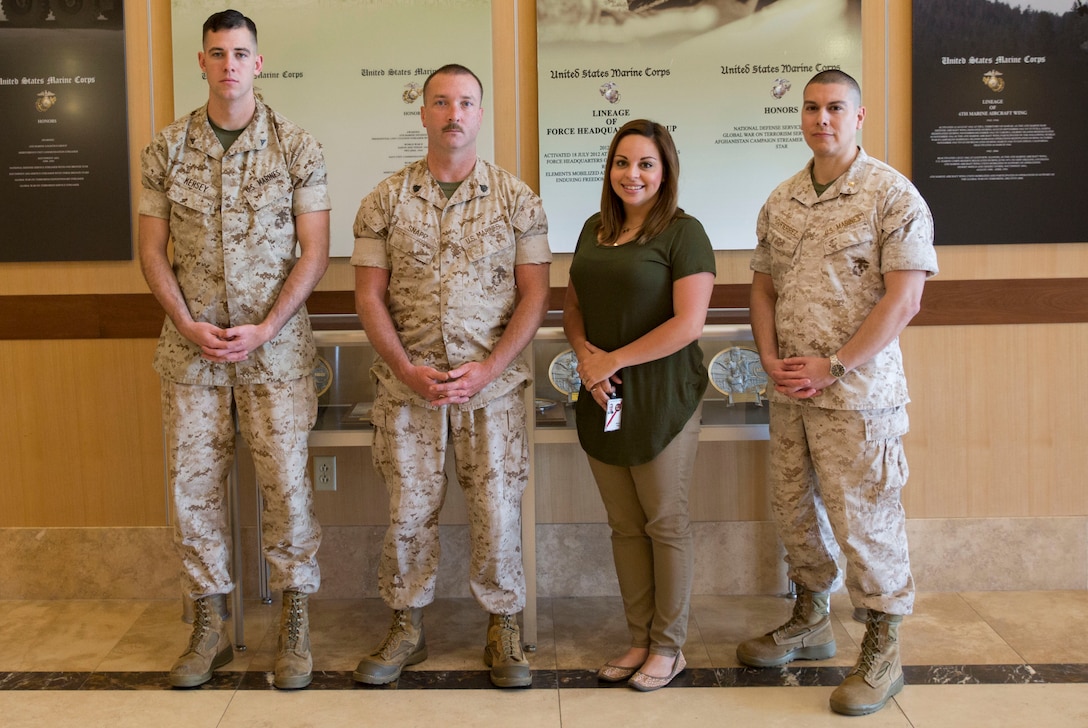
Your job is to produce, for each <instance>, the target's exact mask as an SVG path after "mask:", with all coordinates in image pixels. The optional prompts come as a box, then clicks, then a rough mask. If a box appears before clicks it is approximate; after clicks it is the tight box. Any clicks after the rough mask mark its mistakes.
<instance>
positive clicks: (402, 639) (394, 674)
mask: <svg viewBox="0 0 1088 728" xmlns="http://www.w3.org/2000/svg"><path fill="white" fill-rule="evenodd" d="M426 659H427V640H426V637H425V636H424V634H423V610H422V609H420V608H418V607H417V608H413V609H400V610H397V611H396V612H393V624H392V625H391V626H390V627H389V634H387V635H386V636H385V639H384V640H383V641H382V643H381V645H380V646H379V647H378V649H376V650H375V651H374V652H372V653H370V654H369V655H367V656H366V657H364V658H363V659H362V660H361V661H360V662H359V666H358V667H356V668H355V672H354V673H352V675H351V676H352V678H354V679H355V681H356V682H361V683H366V684H367V685H385V684H386V683H391V682H393V681H394V680H396V679H397V678H398V677H400V671H401V669H403V668H405V667H408V666H409V665H415V664H416V663H419V662H423V661H424V660H426Z"/></svg>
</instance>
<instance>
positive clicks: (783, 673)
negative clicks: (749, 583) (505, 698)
mask: <svg viewBox="0 0 1088 728" xmlns="http://www.w3.org/2000/svg"><path fill="white" fill-rule="evenodd" d="M849 669H850V667H849V666H830V665H828V666H788V667H781V668H767V669H753V668H745V667H717V668H688V669H687V670H685V671H684V672H683V673H681V675H680V676H679V677H678V678H677V680H675V681H674V682H673V686H674V687H721V688H730V687H737V688H743V687H834V686H835V685H838V684H839V682H841V681H842V679H843V678H844V677H845V674H846V673H847V672H848V671H849ZM904 673H905V676H906V682H907V684H908V685H1024V684H1050V685H1054V684H1088V663H1050V664H1046V663H1036V664H1001V665H962V664H961V665H906V666H904ZM269 675H270V673H269V672H267V671H260V670H256V671H238V672H231V671H221V672H217V673H216V675H215V677H213V679H212V681H211V682H210V683H208V684H205V685H204V686H201V687H200V688H196V690H233V691H235V692H238V691H243V690H244V691H252V690H269V689H272V687H271V680H270V679H269ZM615 687H619V688H625V687H626V685H624V684H622V683H619V684H606V683H601V682H599V681H598V680H597V677H596V672H595V671H594V670H592V669H583V670H552V669H543V670H534V671H533V686H532V688H533V689H556V690H560V691H561V690H563V689H579V688H583V689H584V688H596V689H610V688H615ZM310 689H311V690H317V691H320V690H349V689H359V690H382V689H386V690H434V689H444V690H475V689H494V687H493V686H492V685H491V683H490V679H489V673H488V671H486V670H453V671H443V670H412V671H406V672H405V673H404V674H403V675H402V677H401V679H400V680H398V681H397V682H396V683H392V684H390V685H387V686H373V687H372V686H365V685H358V684H356V683H355V682H354V680H352V679H351V672H350V671H319V672H316V673H315V679H314V683H313V684H312V685H311V686H310ZM30 690H36V691H50V690H54V691H107V690H115V691H141V690H173V688H171V687H170V686H169V682H168V680H167V673H165V672H136V671H133V672H110V673H98V672H60V671H51V672H45V671H43V672H32V671H25V672H0V692H14V691H30Z"/></svg>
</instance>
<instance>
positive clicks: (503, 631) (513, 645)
mask: <svg viewBox="0 0 1088 728" xmlns="http://www.w3.org/2000/svg"><path fill="white" fill-rule="evenodd" d="M518 647H519V645H518V628H517V622H516V621H515V618H514V615H512V614H503V615H500V617H499V649H500V650H501V651H502V656H503V657H506V658H509V659H512V660H517V659H518Z"/></svg>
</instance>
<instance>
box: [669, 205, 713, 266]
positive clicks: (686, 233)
mask: <svg viewBox="0 0 1088 728" xmlns="http://www.w3.org/2000/svg"><path fill="white" fill-rule="evenodd" d="M681 225H682V227H681V228H680V234H679V235H678V236H677V238H676V244H675V245H674V246H673V249H672V261H671V262H672V279H673V280H674V281H676V280H679V279H681V278H686V277H687V276H690V275H694V274H696V273H715V272H716V268H715V265H714V248H713V247H711V245H710V238H709V237H707V234H706V230H704V229H703V224H702V223H701V222H699V221H698V220H696V219H695V218H694V217H689V218H684V219H682V220H681Z"/></svg>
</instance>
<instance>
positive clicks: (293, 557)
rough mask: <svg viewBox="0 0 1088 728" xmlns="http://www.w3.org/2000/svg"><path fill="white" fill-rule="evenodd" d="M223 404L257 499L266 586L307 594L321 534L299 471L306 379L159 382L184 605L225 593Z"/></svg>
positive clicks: (308, 421) (304, 473) (230, 456)
mask: <svg viewBox="0 0 1088 728" xmlns="http://www.w3.org/2000/svg"><path fill="white" fill-rule="evenodd" d="M232 401H233V402H234V404H235V405H236V406H237V409H238V428H239V430H240V431H241V433H242V436H243V437H244V438H245V439H246V442H247V443H248V445H249V448H250V451H251V453H252V456H253V465H254V469H255V471H256V475H257V480H258V482H259V483H260V487H261V495H262V496H263V500H264V509H263V511H262V512H261V518H262V528H261V540H262V543H263V547H264V556H265V558H266V559H267V560H268V563H269V566H270V567H271V568H270V575H271V576H270V585H271V587H272V588H273V589H275V590H282V589H296V590H298V591H301V592H304V593H306V594H312V593H313V592H316V591H317V588H318V586H320V584H321V573H320V571H319V570H318V566H317V549H318V546H320V544H321V528H320V526H319V525H318V523H317V519H316V518H315V517H314V509H313V491H312V489H311V485H310V475H309V471H308V469H307V463H306V461H307V456H308V447H307V438H308V437H309V432H310V429H311V428H312V427H313V425H314V422H315V420H316V417H317V393H316V392H315V391H314V384H313V377H311V376H305V377H301V378H299V379H295V380H292V381H290V382H273V383H266V384H248V385H235V386H234V387H215V386H204V385H192V384H180V383H177V382H171V381H168V380H165V379H164V380H162V411H163V423H164V426H165V430H166V433H165V437H166V456H167V470H168V472H169V478H170V485H171V491H172V493H173V498H174V519H175V521H174V543H175V546H176V547H177V550H178V554H179V555H180V556H181V562H182V570H183V572H184V573H183V580H184V582H185V583H186V584H187V585H188V586H187V588H188V590H189V594H190V596H191V597H193V598H194V599H195V598H198V597H202V596H206V595H208V594H226V593H228V592H230V591H231V590H232V589H233V588H234V582H233V581H232V579H231V574H230V555H231V541H230V531H229V528H228V517H229V514H228V510H227V478H228V476H229V475H230V471H231V466H232V463H233V460H234V420H233V418H232V417H231V403H232Z"/></svg>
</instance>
